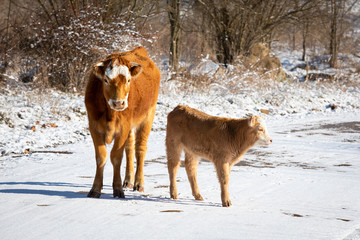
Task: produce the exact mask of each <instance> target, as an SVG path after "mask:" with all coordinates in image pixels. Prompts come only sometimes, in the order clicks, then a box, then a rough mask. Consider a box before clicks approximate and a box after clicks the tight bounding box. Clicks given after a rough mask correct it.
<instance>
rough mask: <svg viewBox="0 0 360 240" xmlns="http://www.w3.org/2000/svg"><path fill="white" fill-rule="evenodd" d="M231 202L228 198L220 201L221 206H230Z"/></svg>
mask: <svg viewBox="0 0 360 240" xmlns="http://www.w3.org/2000/svg"><path fill="white" fill-rule="evenodd" d="M231 205H232V204H231V201H230V200H227V201H224V202H223V203H222V206H223V207H230V206H231Z"/></svg>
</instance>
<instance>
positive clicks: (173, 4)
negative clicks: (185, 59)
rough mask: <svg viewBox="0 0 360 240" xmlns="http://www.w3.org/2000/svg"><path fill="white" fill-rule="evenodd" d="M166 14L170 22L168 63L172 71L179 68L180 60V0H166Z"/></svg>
mask: <svg viewBox="0 0 360 240" xmlns="http://www.w3.org/2000/svg"><path fill="white" fill-rule="evenodd" d="M167 3H168V16H169V22H170V59H169V64H170V66H171V68H172V70H173V71H175V72H177V71H178V70H179V61H180V35H181V28H180V21H181V19H180V10H181V0H168V1H167Z"/></svg>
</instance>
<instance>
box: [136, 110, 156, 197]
mask: <svg viewBox="0 0 360 240" xmlns="http://www.w3.org/2000/svg"><path fill="white" fill-rule="evenodd" d="M154 115H155V107H154V108H153V109H152V110H151V111H150V112H149V114H148V116H147V118H146V119H145V121H144V122H143V123H142V124H141V125H140V126H139V127H138V128H137V129H136V134H135V157H136V174H135V183H134V188H133V189H134V191H139V192H143V191H144V160H145V155H146V151H147V140H148V138H149V134H150V131H151V127H152V123H153V120H154Z"/></svg>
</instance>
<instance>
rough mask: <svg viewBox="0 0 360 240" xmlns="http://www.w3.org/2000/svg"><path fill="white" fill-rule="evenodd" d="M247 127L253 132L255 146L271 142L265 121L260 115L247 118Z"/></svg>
mask: <svg viewBox="0 0 360 240" xmlns="http://www.w3.org/2000/svg"><path fill="white" fill-rule="evenodd" d="M249 127H250V128H251V129H252V132H253V133H254V134H255V145H256V146H267V145H270V144H271V143H272V138H271V137H270V136H269V132H268V130H267V127H266V124H265V121H264V119H263V118H262V117H257V116H253V117H251V118H249Z"/></svg>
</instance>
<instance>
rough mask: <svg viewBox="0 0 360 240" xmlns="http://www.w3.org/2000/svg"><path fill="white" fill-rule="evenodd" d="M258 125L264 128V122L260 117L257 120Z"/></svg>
mask: <svg viewBox="0 0 360 240" xmlns="http://www.w3.org/2000/svg"><path fill="white" fill-rule="evenodd" d="M257 121H258V123H259V124H260V126H262V127H266V124H265V121H264V119H262V118H261V117H260V118H258V119H257Z"/></svg>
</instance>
